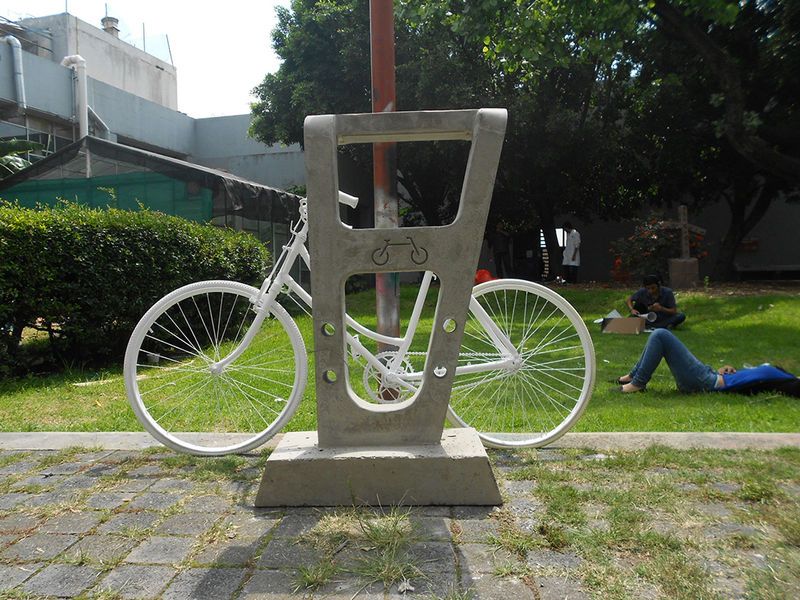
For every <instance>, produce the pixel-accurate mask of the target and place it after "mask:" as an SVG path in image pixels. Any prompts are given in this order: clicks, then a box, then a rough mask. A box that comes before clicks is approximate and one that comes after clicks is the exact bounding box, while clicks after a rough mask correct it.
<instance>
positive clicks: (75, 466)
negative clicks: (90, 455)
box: [41, 462, 85, 475]
mask: <svg viewBox="0 0 800 600" xmlns="http://www.w3.org/2000/svg"><path fill="white" fill-rule="evenodd" d="M84 466H85V464H84V463H81V462H64V463H60V464H57V465H50V466H49V467H45V468H44V469H42V471H41V474H42V475H72V474H74V473H77V472H78V471H80V470H81V469H82V468H83V467H84Z"/></svg>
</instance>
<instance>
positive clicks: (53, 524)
mask: <svg viewBox="0 0 800 600" xmlns="http://www.w3.org/2000/svg"><path fill="white" fill-rule="evenodd" d="M102 518H103V516H102V515H100V514H98V513H96V512H94V511H90V512H86V511H84V512H80V513H66V514H63V515H58V516H56V517H53V518H52V519H48V520H47V521H45V522H44V524H43V525H42V526H41V531H42V532H44V533H86V532H87V531H89V530H90V529H94V528H95V527H96V526H97V524H98V523H100V521H101V520H102Z"/></svg>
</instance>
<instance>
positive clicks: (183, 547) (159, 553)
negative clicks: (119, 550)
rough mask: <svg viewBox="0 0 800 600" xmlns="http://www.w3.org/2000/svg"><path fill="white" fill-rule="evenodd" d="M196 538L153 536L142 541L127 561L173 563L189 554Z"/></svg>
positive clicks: (158, 563) (159, 563)
mask: <svg viewBox="0 0 800 600" xmlns="http://www.w3.org/2000/svg"><path fill="white" fill-rule="evenodd" d="M194 543H195V539H194V538H185V537H161V536H153V537H151V538H148V539H146V540H145V541H144V542H142V543H141V544H140V545H139V546H137V547H136V549H135V550H134V551H133V552H131V553H130V554H129V555H128V556H127V557H126V558H125V562H127V563H145V564H157V565H172V564H176V563H179V562H181V561H182V560H183V559H184V558H186V557H187V556H189V552H190V551H191V549H192V546H193V545H194Z"/></svg>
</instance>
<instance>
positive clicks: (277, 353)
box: [124, 281, 308, 456]
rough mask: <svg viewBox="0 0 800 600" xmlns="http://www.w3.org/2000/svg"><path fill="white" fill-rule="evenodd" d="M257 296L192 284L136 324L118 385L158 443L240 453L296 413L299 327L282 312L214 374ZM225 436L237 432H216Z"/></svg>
mask: <svg viewBox="0 0 800 600" xmlns="http://www.w3.org/2000/svg"><path fill="white" fill-rule="evenodd" d="M257 293H258V290H257V289H256V288H254V287H251V286H248V285H244V284H242V283H236V282H232V281H203V282H199V283H193V284H190V285H187V286H184V287H182V288H180V289H177V290H175V291H174V292H172V293H170V294H168V295H167V296H165V297H164V298H162V299H161V300H159V301H158V302H157V303H156V304H154V305H153V307H152V308H151V309H150V310H149V311H147V313H146V314H145V315H144V316H143V317H142V319H141V320H140V321H139V323H138V325H137V326H136V328H135V329H134V331H133V334H132V335H131V338H130V341H129V342H128V348H127V351H126V353H125V363H124V375H125V387H126V391H127V394H128V400H129V402H130V404H131V407H132V408H133V410H134V412H135V413H136V417H137V418H138V419H139V422H140V423H141V424H142V425H143V426H144V428H145V429H146V430H147V431H148V432H150V433H151V434H152V435H153V437H155V438H156V439H157V440H158V441H160V442H161V443H163V444H165V445H166V446H168V447H170V448H172V449H174V450H178V451H180V452H188V453H191V454H198V455H207V456H219V455H224V454H231V453H235V452H246V451H248V450H251V449H253V448H255V447H256V446H259V445H260V444H262V443H264V442H265V441H266V440H267V439H269V438H270V437H272V436H273V435H274V434H275V433H277V432H278V431H279V430H280V428H281V427H283V425H284V424H285V423H286V422H287V421H288V420H289V419H290V418H291V416H292V415H293V414H294V412H295V410H296V409H297V406H298V404H299V403H300V400H301V398H302V395H303V390H304V389H305V383H306V371H307V367H308V362H307V357H306V350H305V345H304V343H303V339H302V337H301V336H300V332H299V330H298V329H297V325H296V324H295V322H294V321H293V320H292V319H291V317H290V316H289V315H288V314H287V313H286V311H285V310H284V309H283V308H282V307H281V306H280V305H277V304H275V305H274V306H273V308H272V309H271V311H270V314H269V315H268V316H267V318H266V319H264V322H263V324H262V325H261V328H260V330H259V331H258V333H257V334H256V337H255V338H254V339H253V341H252V342H251V343H250V345H249V346H248V347H247V349H246V350H245V351H244V353H243V354H242V355H241V356H239V357H238V358H237V359H236V360H235V361H234V362H233V363H231V364H230V365H228V366H227V367H226V368H224V369H222V370H221V371H220V370H219V369H216V368H212V365H213V364H215V363H217V362H218V361H220V360H221V359H222V358H224V357H225V356H227V355H228V354H230V352H231V351H232V350H233V349H234V348H236V347H237V346H238V345H239V342H240V341H241V340H242V338H243V337H244V335H245V333H246V332H247V330H248V329H249V327H250V325H251V324H252V323H253V320H254V319H255V318H256V313H255V312H254V311H253V310H252V304H251V302H250V299H251V298H253V297H254V296H255V295H256V294H257ZM232 433H237V434H239V435H235V436H233V435H216V434H232ZM208 434H215V435H208Z"/></svg>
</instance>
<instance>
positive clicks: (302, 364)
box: [124, 194, 595, 456]
mask: <svg viewBox="0 0 800 600" xmlns="http://www.w3.org/2000/svg"><path fill="white" fill-rule="evenodd" d="M340 201H341V202H343V203H345V204H348V205H349V206H353V207H355V205H356V203H357V202H358V199H357V198H354V197H352V196H348V195H346V194H340ZM307 233H308V222H307V212H306V205H305V202H304V201H303V202H301V205H300V219H299V220H298V222H297V223H296V224H295V225H294V226H293V227H292V231H291V238H290V240H289V243H288V244H287V245H286V246H284V248H283V251H282V253H281V255H280V257H279V258H278V260H277V261H276V262H275V265H274V267H273V269H272V272H271V273H270V274H269V275H268V276H267V278H266V279H265V280H264V282H263V284H262V285H261V288H260V289H257V288H255V287H252V286H249V285H245V284H243V283H237V282H233V281H201V282H198V283H192V284H189V285H186V286H184V287H182V288H179V289H177V290H175V291H174V292H172V293H170V294H167V295H166V296H164V297H163V298H162V299H161V300H159V301H158V302H156V303H155V304H154V305H153V306H152V307H151V308H150V310H148V311H147V313H145V315H144V316H143V317H142V318H141V320H140V321H139V323H138V324H137V326H136V328H135V329H134V331H133V334H132V335H131V338H130V341H129V342H128V347H127V351H126V353H125V362H124V375H125V387H126V391H127V394H128V399H129V401H130V404H131V406H132V407H133V410H134V412H135V413H136V417H137V418H138V419H139V421H140V422H141V424H142V425H143V426H144V428H145V429H146V430H147V431H148V432H150V433H151V434H152V435H153V436H154V437H155V438H156V439H157V440H158V441H160V442H161V443H163V444H165V445H166V446H168V447H170V448H172V449H174V450H177V451H181V452H188V453H191V454H198V455H209V456H218V455H224V454H230V453H237V452H246V451H248V450H251V449H253V448H255V447H257V446H259V445H261V444H263V443H264V442H265V441H267V440H268V439H269V438H271V437H272V436H273V435H275V433H277V432H278V431H279V430H280V429H281V428H282V427H283V426H284V425H285V424H286V423H287V422H288V421H289V419H291V417H292V415H293V414H294V413H295V411H296V410H297V408H298V406H299V404H300V401H301V399H302V397H303V392H304V390H305V387H306V381H307V372H308V357H307V354H306V348H305V344H304V342H303V338H302V336H301V334H300V330H299V329H298V327H297V324H296V323H295V321H294V320H293V319H292V317H291V316H290V315H289V313H288V312H287V311H286V309H285V308H284V307H283V306H282V305H281V303H279V298H287V297H288V298H291V300H292V301H294V302H295V303H296V304H297V305H298V306H301V307H302V308H303V309H304V310H305V311H306V312H307V313H309V314H310V312H309V311H310V309H311V306H312V297H311V295H310V294H309V293H308V292H306V291H305V289H303V287H301V286H300V284H299V283H297V281H296V280H295V279H294V278H293V277H292V276H291V274H290V273H291V271H292V267H294V266H295V264H296V262H297V261H298V259H300V260H302V261H303V262H304V263H305V264H306V266H307V267H309V268H310V265H309V254H308V249H307V248H306V245H305V242H306V237H307ZM433 280H434V275H433V274H432V273H431V272H425V274H424V276H423V278H422V282H421V284H420V289H419V292H418V294H417V298H416V301H415V303H414V307H413V310H412V312H411V316H410V319H409V322H408V327H407V330H406V332H405V335H404V336H403V337H400V338H394V337H388V336H384V335H381V334H379V333H376V332H375V331H373V330H371V329H369V328H368V327H365V326H364V325H362V324H360V323H359V322H357V321H356V320H355V319H353V318H351V317H350V316H349V315H348V316H347V317H346V322H347V326H348V328H349V329H348V333H347V338H346V339H347V344H348V348H349V359H348V361H349V362H348V381H349V382H350V384H351V386H353V389H354V391H356V393H358V394H359V395H361V396H362V397H365V399H367V400H370V401H372V402H376V403H386V402H397V401H403V400H407V399H409V398H410V397H412V396H413V395H414V394H415V392H416V391H417V388H418V386H419V385H420V384H421V382H422V374H423V370H424V364H425V358H426V353H425V351H424V349H423V350H417V349H415V346H414V342H413V341H414V337H415V334H416V333H417V330H418V328H419V324H420V316H421V315H422V312H423V308H424V305H425V298H426V295H427V293H428V290H429V289H430V288H431V284H432V282H433ZM362 336H363V337H364V338H366V339H367V340H372V342H368V344H369V345H371V346H374V345H375V344H382V345H384V347H391V348H393V350H390V351H382V352H380V351H378V350H377V348H375V349H374V350H373V349H370V348H368V347H367V345H365V343H364V342H362V340H361V337H362ZM425 347H426V346H424V345H423V346H422V348H425ZM594 378H595V355H594V346H593V345H592V340H591V337H590V335H589V332H588V330H587V328H586V325H585V324H584V322H583V320H582V319H581V317H580V315H579V314H578V313H577V311H576V310H575V309H574V308H573V307H572V306H571V305H570V304H569V303H568V302H567V301H566V300H565V299H564V298H562V297H561V296H560V295H558V294H557V293H555V292H554V291H552V290H550V289H549V288H546V287H544V286H541V285H537V284H535V283H531V282H528V281H522V280H516V279H497V280H494V281H489V282H486V283H482V284H480V285H477V286H475V288H474V289H473V292H472V299H471V301H470V306H469V316H468V318H467V323H466V325H465V328H464V337H463V342H462V347H461V351H460V355H459V363H458V366H457V368H456V373H455V378H454V382H453V389H452V393H451V398H450V404H449V409H448V420H449V421H450V423H451V424H452V425H455V426H460V427H474V428H475V429H476V430H477V431H478V433H479V435H480V437H481V439H482V440H483V442H484V444H486V445H487V446H492V447H503V448H511V447H532V446H543V445H545V444H548V443H549V442H552V441H553V440H555V439H557V438H559V437H560V436H561V435H563V434H564V433H566V431H567V430H569V428H570V427H572V425H573V424H574V423H575V422H576V421H577V419H578V418H579V417H580V415H581V413H582V412H583V410H584V409H585V408H586V405H587V403H588V402H589V398H590V397H591V393H592V388H593V385H594ZM186 432H192V433H186ZM198 432H199V433H201V434H202V433H222V432H240V433H241V432H245V433H246V435H245V436H243V439H241V438H240V439H237V441H236V442H235V443H230V442H229V441H225V442H220V441H219V440H220V439H224V436H206V437H203V436H200V437H199V438H198V436H197V433H198Z"/></svg>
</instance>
